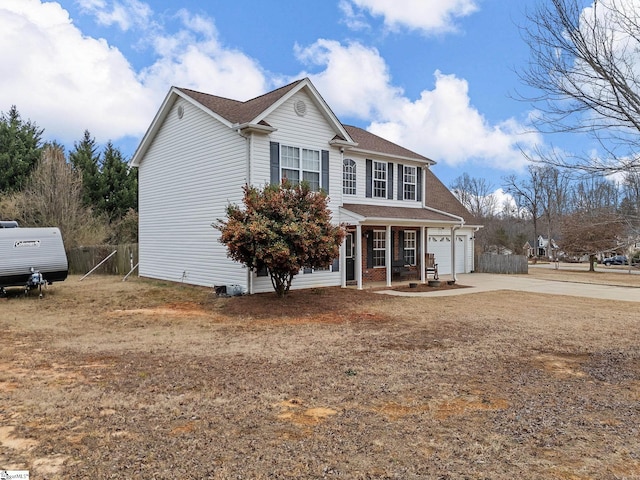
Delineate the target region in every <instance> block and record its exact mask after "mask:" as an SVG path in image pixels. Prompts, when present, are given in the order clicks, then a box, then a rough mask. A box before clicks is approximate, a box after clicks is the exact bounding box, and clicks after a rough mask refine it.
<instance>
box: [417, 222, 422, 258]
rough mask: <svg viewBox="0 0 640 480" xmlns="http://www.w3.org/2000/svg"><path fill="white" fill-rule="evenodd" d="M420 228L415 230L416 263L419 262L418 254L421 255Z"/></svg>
mask: <svg viewBox="0 0 640 480" xmlns="http://www.w3.org/2000/svg"><path fill="white" fill-rule="evenodd" d="M420 245H421V243H420V229H418V230H416V252H417V253H416V263H418V264H419V263H421V262H420V258H421V257H420V255H422V252H421V251H420Z"/></svg>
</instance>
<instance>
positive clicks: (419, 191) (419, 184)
mask: <svg viewBox="0 0 640 480" xmlns="http://www.w3.org/2000/svg"><path fill="white" fill-rule="evenodd" d="M416 177H417V178H416V190H417V192H416V200H417V201H418V202H421V201H422V167H418V168H416Z"/></svg>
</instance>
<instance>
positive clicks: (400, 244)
mask: <svg viewBox="0 0 640 480" xmlns="http://www.w3.org/2000/svg"><path fill="white" fill-rule="evenodd" d="M398 251H399V252H400V259H401V260H402V261H404V230H400V231H399V232H398Z"/></svg>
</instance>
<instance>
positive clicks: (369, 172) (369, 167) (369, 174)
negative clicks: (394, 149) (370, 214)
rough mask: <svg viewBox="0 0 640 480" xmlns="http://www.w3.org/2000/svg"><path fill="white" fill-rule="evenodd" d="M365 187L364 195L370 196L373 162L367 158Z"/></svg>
mask: <svg viewBox="0 0 640 480" xmlns="http://www.w3.org/2000/svg"><path fill="white" fill-rule="evenodd" d="M366 181H367V188H366V196H367V198H371V192H372V190H373V162H372V161H371V160H369V159H367V177H366Z"/></svg>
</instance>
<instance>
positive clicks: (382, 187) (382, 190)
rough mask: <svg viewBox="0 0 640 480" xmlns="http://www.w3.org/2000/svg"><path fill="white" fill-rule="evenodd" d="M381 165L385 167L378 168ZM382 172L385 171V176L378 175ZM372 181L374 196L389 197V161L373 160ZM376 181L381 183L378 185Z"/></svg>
mask: <svg viewBox="0 0 640 480" xmlns="http://www.w3.org/2000/svg"><path fill="white" fill-rule="evenodd" d="M379 166H384V169H381V168H377V167H379ZM382 173H384V178H379V177H378V175H379V174H382ZM371 182H372V185H371V187H372V188H371V193H372V196H373V198H387V192H388V191H389V185H388V182H389V164H388V163H387V162H382V161H379V160H373V165H372V175H371ZM376 183H378V184H379V185H376Z"/></svg>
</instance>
